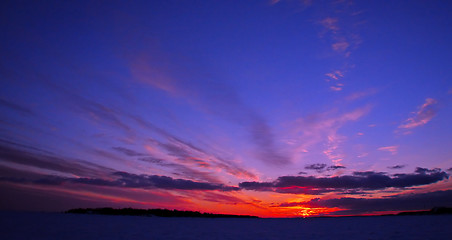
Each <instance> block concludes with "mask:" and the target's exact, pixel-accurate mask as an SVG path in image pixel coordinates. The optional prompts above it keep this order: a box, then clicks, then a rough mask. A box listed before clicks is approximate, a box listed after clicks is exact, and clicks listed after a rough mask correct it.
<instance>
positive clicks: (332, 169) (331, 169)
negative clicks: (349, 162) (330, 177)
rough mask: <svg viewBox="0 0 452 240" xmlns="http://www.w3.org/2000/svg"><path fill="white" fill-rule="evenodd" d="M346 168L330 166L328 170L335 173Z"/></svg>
mask: <svg viewBox="0 0 452 240" xmlns="http://www.w3.org/2000/svg"><path fill="white" fill-rule="evenodd" d="M344 168H346V167H345V166H338V165H337V166H329V167H328V168H327V169H326V170H327V171H334V170H338V169H344Z"/></svg>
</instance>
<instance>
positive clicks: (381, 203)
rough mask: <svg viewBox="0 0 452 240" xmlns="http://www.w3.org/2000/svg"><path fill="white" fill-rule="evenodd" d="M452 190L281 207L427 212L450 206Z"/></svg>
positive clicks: (298, 203)
mask: <svg viewBox="0 0 452 240" xmlns="http://www.w3.org/2000/svg"><path fill="white" fill-rule="evenodd" d="M450 203H452V190H447V191H436V192H429V193H419V194H401V195H396V196H390V197H383V198H333V199H325V200H322V199H319V198H315V199H312V200H310V201H306V202H293V203H282V204H280V205H279V206H281V207H291V206H305V207H328V208H333V207H336V208H341V209H347V210H343V211H338V212H335V214H363V213H372V212H377V211H409V210H425V209H431V208H433V207H438V206H450Z"/></svg>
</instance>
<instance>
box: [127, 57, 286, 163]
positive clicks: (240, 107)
mask: <svg viewBox="0 0 452 240" xmlns="http://www.w3.org/2000/svg"><path fill="white" fill-rule="evenodd" d="M157 62H158V61H157ZM154 64H157V65H158V63H156V61H155V60H154V61H152V60H150V59H139V60H138V61H137V63H134V64H132V70H131V71H132V72H133V73H134V76H135V77H136V78H137V79H138V80H139V81H141V82H144V83H147V84H149V85H151V86H153V87H155V88H157V89H160V90H163V91H165V92H167V93H169V94H170V95H171V96H173V97H175V98H183V99H185V100H186V101H187V102H188V103H190V104H191V105H192V106H193V107H194V108H197V109H198V110H200V111H203V112H204V113H207V114H212V115H216V116H218V117H221V118H222V119H224V120H228V121H230V122H232V123H234V124H238V125H241V126H245V128H246V129H247V131H248V135H249V139H250V140H251V141H252V143H253V144H254V145H255V146H256V148H255V151H256V155H257V158H258V159H259V160H261V161H263V162H264V163H267V164H272V165H286V164H289V163H290V160H289V158H288V157H287V156H285V154H284V153H282V152H281V151H280V150H279V149H278V148H277V146H276V140H275V136H274V134H273V130H272V129H271V127H270V126H269V124H268V123H267V121H266V120H265V118H264V117H263V116H261V115H260V114H259V113H258V112H256V111H255V110H253V109H251V108H250V107H249V106H247V105H246V104H245V103H244V102H243V101H242V100H241V98H240V97H239V95H238V94H237V92H236V91H235V89H234V88H233V87H232V86H230V85H228V84H227V83H225V81H222V80H221V77H218V79H215V77H211V76H209V78H208V79H206V76H205V75H208V74H207V73H205V72H202V71H200V72H196V71H195V72H193V70H191V69H186V68H185V67H184V66H179V65H177V66H174V65H175V64H173V65H171V64H170V63H168V64H167V65H168V66H165V68H162V69H159V70H158V71H157V70H155V71H157V73H155V72H154V70H152V69H154V68H153V67H152V66H153V65H154ZM150 69H151V70H152V71H151V70H150ZM175 72H176V73H179V74H174V73H175ZM170 73H171V74H170ZM182 73H189V74H182ZM154 75H156V77H153V76H154ZM160 75H164V76H165V77H164V79H163V80H160V79H162V78H163V77H160V78H159V77H158V76H160ZM162 85H163V86H162Z"/></svg>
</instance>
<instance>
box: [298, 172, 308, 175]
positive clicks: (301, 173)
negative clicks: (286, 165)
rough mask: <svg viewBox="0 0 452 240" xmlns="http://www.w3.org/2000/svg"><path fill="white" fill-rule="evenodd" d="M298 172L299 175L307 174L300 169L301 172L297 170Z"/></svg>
mask: <svg viewBox="0 0 452 240" xmlns="http://www.w3.org/2000/svg"><path fill="white" fill-rule="evenodd" d="M298 174H300V175H305V174H308V173H307V172H303V171H301V172H298Z"/></svg>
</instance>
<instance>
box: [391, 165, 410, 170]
mask: <svg viewBox="0 0 452 240" xmlns="http://www.w3.org/2000/svg"><path fill="white" fill-rule="evenodd" d="M404 167H406V165H394V166H389V167H388V168H389V169H402V168H404Z"/></svg>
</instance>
